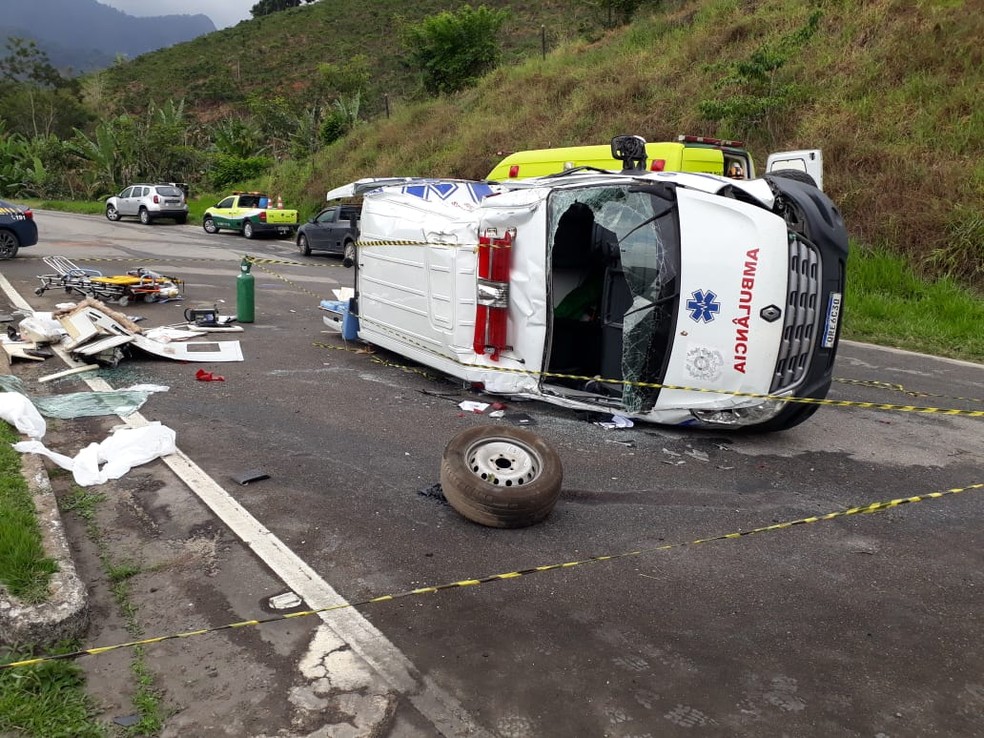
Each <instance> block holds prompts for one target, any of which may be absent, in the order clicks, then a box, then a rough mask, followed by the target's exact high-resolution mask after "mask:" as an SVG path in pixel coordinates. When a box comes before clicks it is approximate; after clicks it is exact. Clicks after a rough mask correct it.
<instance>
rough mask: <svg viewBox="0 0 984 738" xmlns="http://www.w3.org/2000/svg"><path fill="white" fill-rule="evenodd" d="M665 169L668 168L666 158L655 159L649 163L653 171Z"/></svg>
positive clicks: (650, 169)
mask: <svg viewBox="0 0 984 738" xmlns="http://www.w3.org/2000/svg"><path fill="white" fill-rule="evenodd" d="M664 169H666V159H653V163H652V164H650V165H649V171H651V172H662V171H663V170H664Z"/></svg>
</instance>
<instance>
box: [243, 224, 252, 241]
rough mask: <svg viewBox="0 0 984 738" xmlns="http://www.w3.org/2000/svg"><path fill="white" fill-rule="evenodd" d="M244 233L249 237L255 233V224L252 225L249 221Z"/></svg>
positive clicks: (244, 227)
mask: <svg viewBox="0 0 984 738" xmlns="http://www.w3.org/2000/svg"><path fill="white" fill-rule="evenodd" d="M243 235H244V236H246V238H249V237H250V236H252V235H253V226H251V225H250V224H249V223H247V224H246V225H244V226H243Z"/></svg>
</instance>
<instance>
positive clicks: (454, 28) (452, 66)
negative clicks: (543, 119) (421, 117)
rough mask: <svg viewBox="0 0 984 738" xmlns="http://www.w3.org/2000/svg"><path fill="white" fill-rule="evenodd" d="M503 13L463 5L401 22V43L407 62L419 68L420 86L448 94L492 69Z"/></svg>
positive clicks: (495, 62)
mask: <svg viewBox="0 0 984 738" xmlns="http://www.w3.org/2000/svg"><path fill="white" fill-rule="evenodd" d="M507 17H508V13H507V11H505V10H490V9H489V8H487V7H485V6H484V5H483V6H481V7H479V8H472V7H471V6H470V5H465V6H464V7H462V8H461V9H459V10H458V11H456V12H450V11H444V12H442V13H438V14H437V15H432V16H430V17H428V18H425V19H424V20H422V21H421V22H420V23H414V24H410V25H406V26H404V28H403V30H402V33H401V37H402V38H401V40H402V42H403V47H404V49H405V50H406V52H407V56H408V58H409V61H410V63H411V64H412V65H413V66H415V67H417V68H418V69H420V72H421V76H422V82H423V85H424V89H425V90H426V91H427V92H428V93H430V94H432V95H440V94H449V93H452V92H456V91H457V90H461V89H463V88H465V87H467V86H469V85H470V84H473V83H474V81H475V80H476V79H477V78H478V77H480V76H481V75H483V74H485V73H486V72H489V71H491V70H492V69H495V67H496V65H497V64H498V63H499V55H500V49H499V41H498V38H499V29H501V28H502V24H503V23H505V22H506V18H507Z"/></svg>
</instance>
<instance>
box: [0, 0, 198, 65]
mask: <svg viewBox="0 0 984 738" xmlns="http://www.w3.org/2000/svg"><path fill="white" fill-rule="evenodd" d="M2 5H3V12H2V13H0V45H2V42H3V41H5V40H6V39H7V38H8V37H10V36H17V37H19V38H25V39H33V40H34V41H36V42H37V44H38V47H39V48H40V49H42V50H43V51H44V52H45V53H46V54H47V55H48V58H49V59H50V60H51V63H52V64H53V65H54V66H56V67H58V68H59V69H67V68H71V69H72V70H74V71H76V72H78V71H87V70H92V69H98V68H101V67H106V66H109V65H110V64H112V63H113V61H114V60H115V59H116V57H117V55H118V54H123V55H125V56H127V57H131V58H132V57H135V56H139V55H140V54H143V53H146V52H148V51H154V50H157V49H163V48H166V47H168V46H173V45H174V44H177V43H181V42H182V41H189V40H191V39H193V38H196V37H197V36H201V35H203V34H206V33H211V32H212V31H214V30H215V24H214V23H212V21H211V19H210V18H208V16H205V15H201V14H198V15H163V16H155V17H147V18H135V17H133V16H131V15H127V14H126V13H123V12H122V11H119V10H116V9H115V8H111V7H109V6H108V5H102V4H101V3H99V2H96V0H30V2H20V1H18V0H4V2H3V3H2Z"/></svg>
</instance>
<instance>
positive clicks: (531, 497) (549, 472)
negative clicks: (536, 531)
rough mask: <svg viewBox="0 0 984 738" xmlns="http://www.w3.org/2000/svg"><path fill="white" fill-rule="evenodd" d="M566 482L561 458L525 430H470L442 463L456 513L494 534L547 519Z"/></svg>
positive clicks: (456, 441)
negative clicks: (489, 528)
mask: <svg viewBox="0 0 984 738" xmlns="http://www.w3.org/2000/svg"><path fill="white" fill-rule="evenodd" d="M563 478H564V471H563V468H562V466H561V463H560V456H558V455H557V452H556V451H554V449H553V448H552V447H551V446H549V445H548V444H547V442H546V441H544V440H543V439H542V438H540V437H539V436H537V435H536V434H534V433H531V432H530V431H528V430H523V429H521V428H508V427H504V428H500V427H489V426H477V427H475V428H469V429H467V430H464V431H462V432H461V433H459V434H458V435H456V436H455V437H454V438H452V439H451V441H450V442H449V443H448V445H447V446H446V447H445V449H444V456H443V457H442V459H441V488H442V490H443V491H444V496H445V497H446V498H447V500H448V502H450V503H451V507H453V508H454V509H455V510H457V511H458V512H459V513H460V514H461V515H463V516H464V517H466V518H468V519H469V520H471V521H472V522H475V523H479V524H480V525H487V526H489V527H492V528H522V527H525V526H528V525H534V524H536V523H539V522H540V521H541V520H543V519H545V518H546V517H547V516H548V515H549V514H550V511H551V510H553V508H554V505H555V504H556V503H557V498H558V497H559V496H560V486H561V483H562V482H563Z"/></svg>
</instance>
